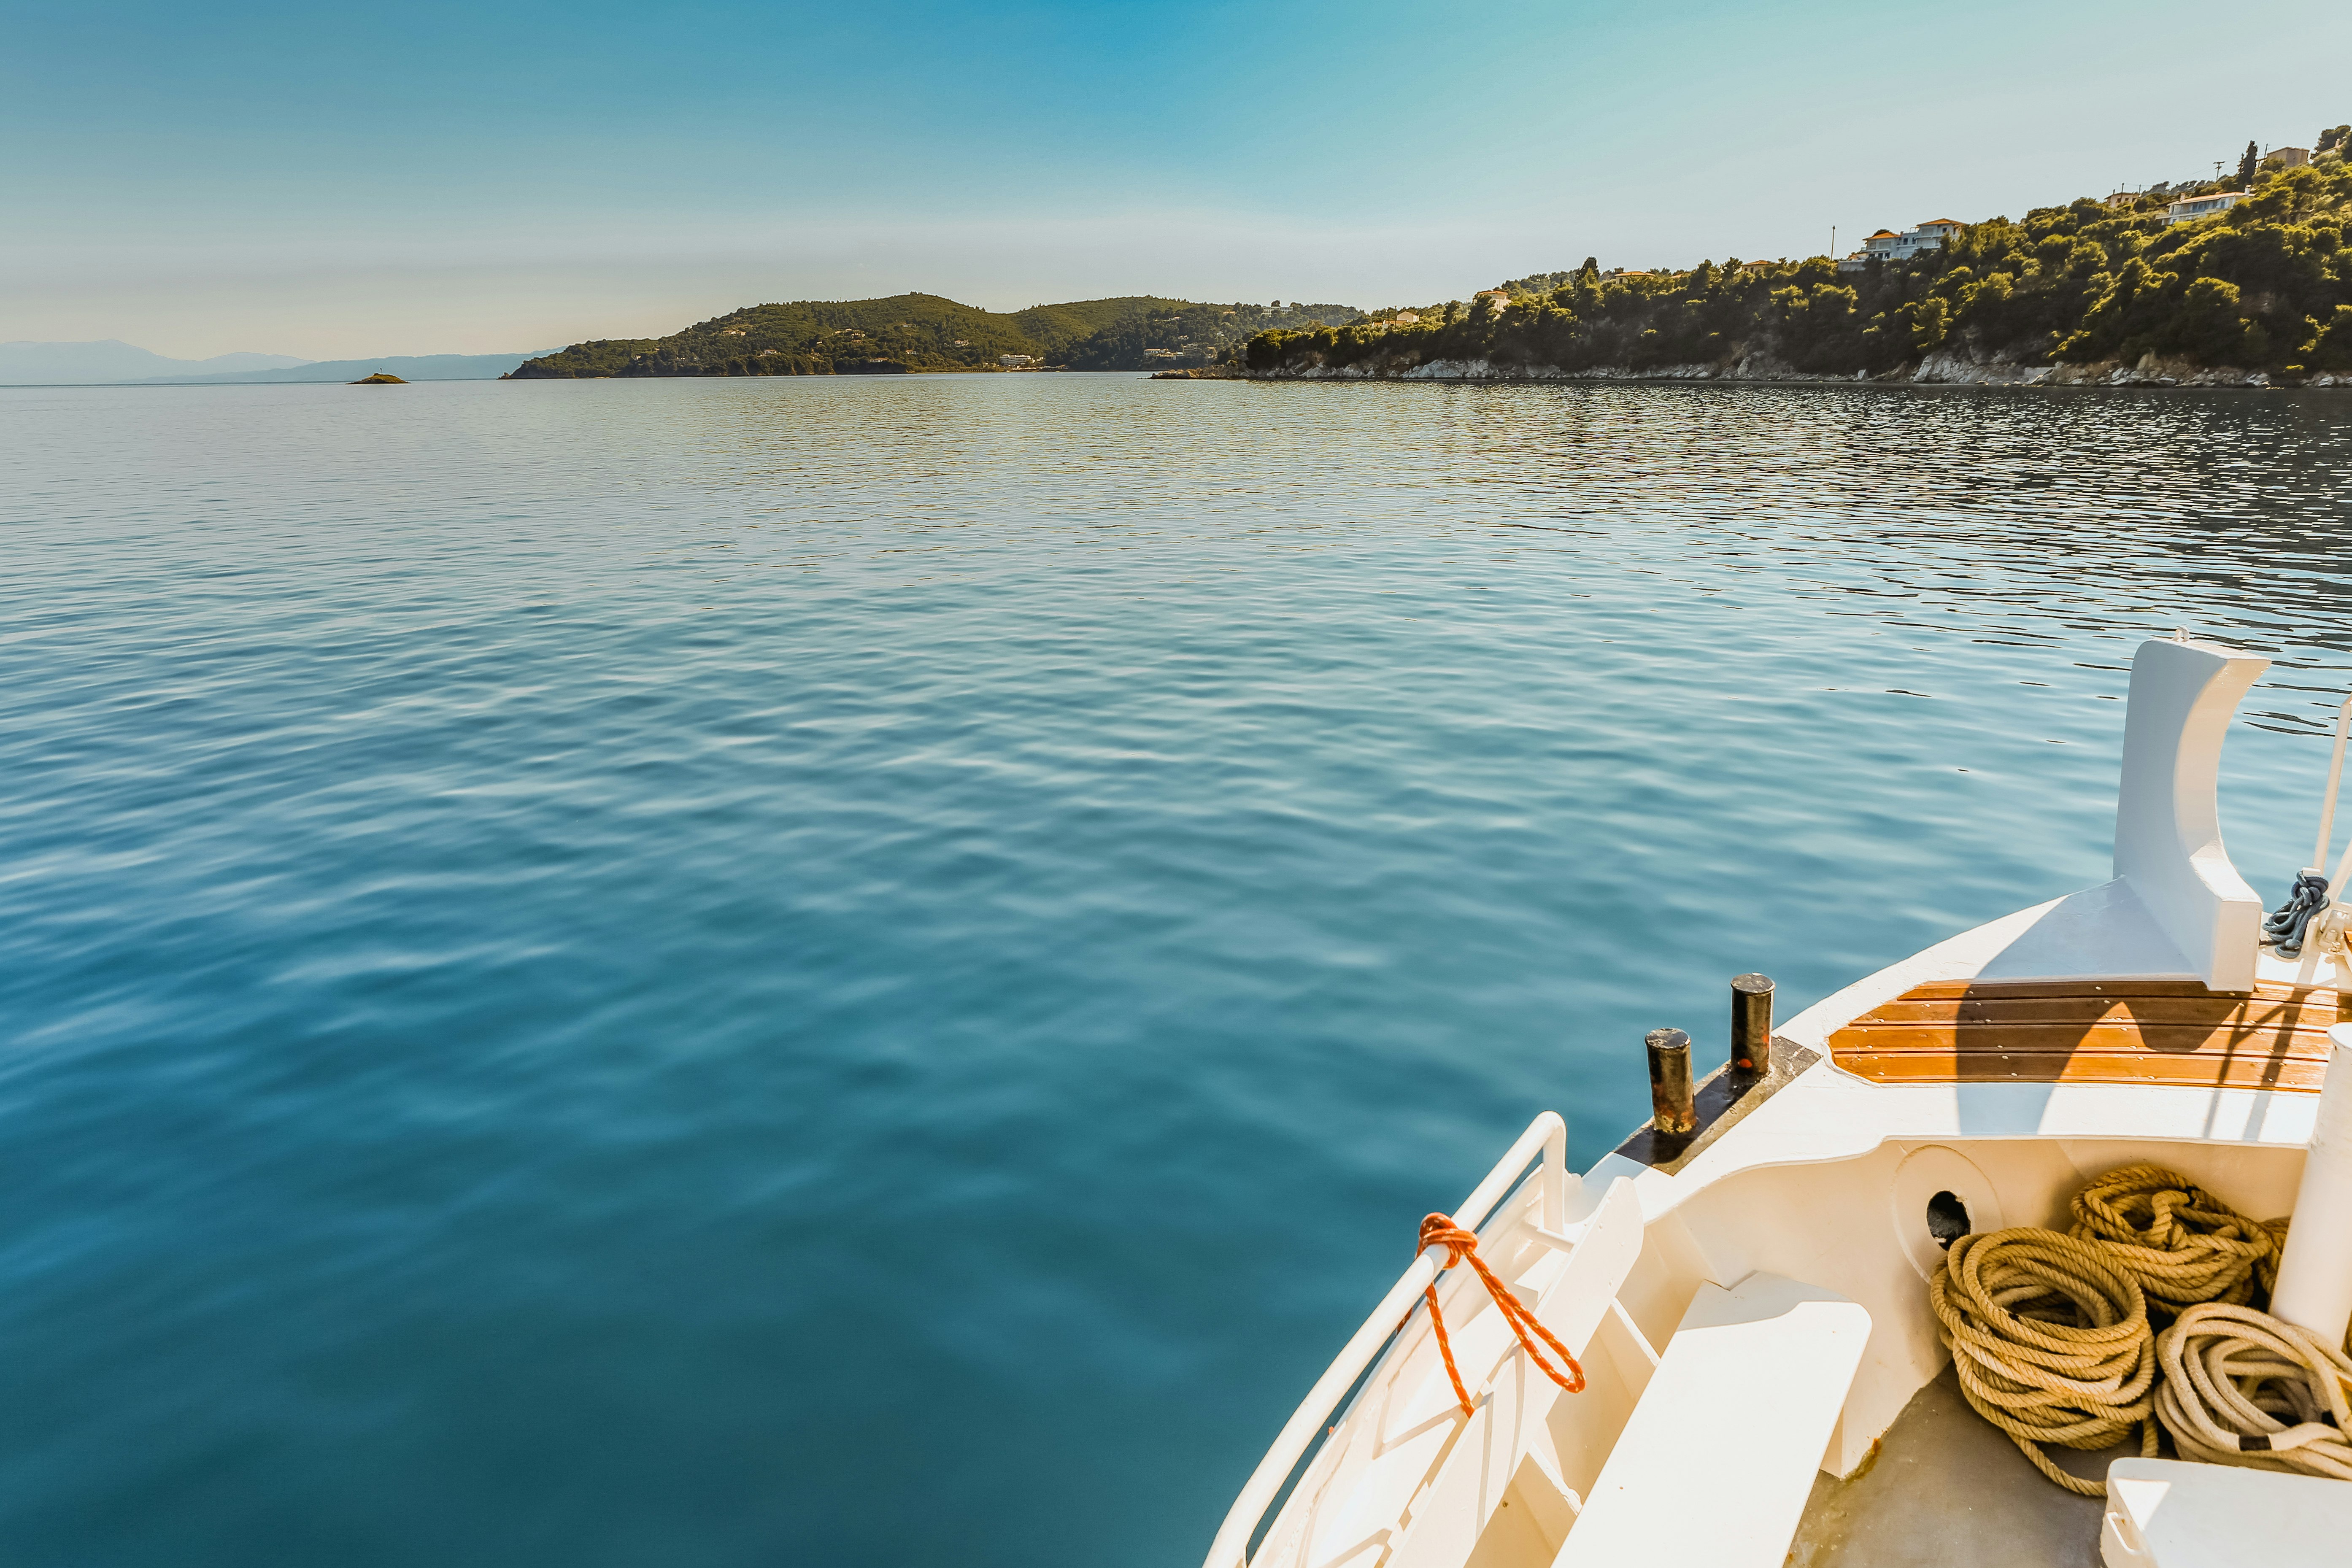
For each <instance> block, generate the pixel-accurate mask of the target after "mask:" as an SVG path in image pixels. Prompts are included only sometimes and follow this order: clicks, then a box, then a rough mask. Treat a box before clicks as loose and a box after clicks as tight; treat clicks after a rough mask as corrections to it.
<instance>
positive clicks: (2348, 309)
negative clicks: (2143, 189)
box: [1244, 128, 2352, 382]
mask: <svg viewBox="0 0 2352 1568" xmlns="http://www.w3.org/2000/svg"><path fill="white" fill-rule="evenodd" d="M2346 139H2347V132H2345V131H2344V130H2342V129H2341V128H2338V129H2336V130H2333V131H2330V132H2326V134H2324V135H2323V136H2321V137H2320V139H2319V145H2320V148H2321V153H2320V155H2319V156H2318V157H2317V158H2316V159H2315V160H2314V162H2313V163H2311V164H2309V165H2306V166H2303V167H2295V168H2284V169H2282V168H2277V167H2272V168H2267V169H2257V168H2254V167H2252V166H2249V167H2247V168H2245V169H2243V170H2242V171H2241V173H2240V175H2239V179H2238V180H2235V181H2231V182H2230V183H2229V184H2226V185H2222V184H2204V185H2192V186H2189V187H2186V188H2182V189H2174V190H2168V191H2165V192H2161V193H2151V194H2149V195H2146V196H2142V197H2138V198H2131V197H2118V198H2115V199H2112V200H2110V201H2100V200H2096V199H2094V198H2091V197H2087V196H2086V197H2084V198H2082V199H2080V200H2077V201H2074V202H2071V203H2069V204H2068V205H2064V206H2059V207H2041V208H2036V209H2034V210H2032V211H2031V212H2028V213H2027V214H2026V215H2025V217H2024V218H2023V220H2022V221H2019V222H2012V221H2011V220H2010V219H2008V218H2005V217H1996V218H1991V219H1988V220H1987V221H1985V222H1983V223H1978V224H1970V225H1969V226H1966V227H1964V228H1963V229H1961V231H1960V232H1959V233H1958V235H1957V236H1955V237H1953V238H1952V239H1951V240H1950V241H1949V242H1948V244H1946V245H1944V246H1943V247H1941V248H1940V249H1935V250H1929V251H1927V252H1925V253H1923V254H1921V255H1918V256H1916V257H1914V258H1908V259H1901V260H1895V259H1888V260H1880V259H1872V260H1869V261H1867V262H1866V263H1864V264H1862V265H1860V266H1858V267H1856V268H1852V269H1846V268H1841V267H1840V266H1839V265H1838V264H1837V263H1836V262H1833V261H1832V260H1831V259H1830V258H1828V257H1814V258H1810V259H1807V260H1803V261H1785V260H1784V261H1778V262H1769V263H1761V262H1749V263H1747V264H1745V265H1742V264H1740V263H1738V262H1737V261H1730V262H1726V263H1724V264H1723V265H1722V266H1720V267H1717V266H1716V265H1715V264H1713V263H1711V262H1702V263H1701V264H1700V265H1699V266H1698V267H1696V268H1692V269H1691V270H1689V271H1686V272H1650V273H1630V274H1626V275H1623V276H1603V275H1602V274H1601V271H1600V269H1599V268H1598V267H1596V266H1595V265H1594V264H1593V262H1591V260H1588V261H1586V263H1585V264H1584V266H1583V267H1581V268H1578V269H1577V270H1576V271H1574V272H1570V273H1551V274H1538V275H1536V276H1534V277H1532V278H1528V279H1519V280H1518V281H1517V283H1514V284H1507V285H1505V286H1504V288H1503V290H1502V292H1503V294H1504V295H1505V296H1506V298H1505V299H1503V300H1499V301H1498V300H1496V299H1495V298H1493V297H1492V296H1491V295H1489V296H1484V297H1481V298H1478V299H1476V300H1473V301H1472V302H1471V303H1470V305H1469V306H1468V307H1467V308H1466V309H1465V307H1464V305H1463V304H1462V303H1461V302H1460V301H1458V300H1457V301H1454V302H1452V303H1449V304H1442V305H1432V306H1424V307H1423V308H1421V309H1420V310H1418V311H1414V312H1406V313H1402V314H1400V313H1396V312H1387V311H1383V312H1381V316H1382V317H1385V318H1388V319H1385V320H1374V319H1367V320H1365V321H1358V322H1355V323H1353V324H1350V325H1348V326H1344V327H1337V328H1331V327H1326V328H1320V329H1316V330H1313V331H1266V332H1262V333H1260V334H1258V335H1257V336H1255V338H1253V339H1252V340H1251V341H1250V342H1249V344H1248V345H1247V347H1246V349H1245V350H1244V358H1245V361H1246V363H1247V364H1248V365H1249V367H1250V368H1251V369H1252V370H1253V371H1256V372H1258V373H1260V374H1318V373H1319V374H1329V373H1331V372H1333V371H1345V372H1351V373H1353V374H1372V375H1398V374H1409V373H1411V372H1412V371H1414V370H1415V369H1417V368H1419V367H1421V366H1424V365H1432V366H1434V365H1441V364H1444V365H1466V364H1477V363H1483V364H1484V365H1486V367H1488V368H1489V369H1490V370H1491V371H1492V372H1495V373H1499V374H1528V375H1536V376H1542V375H1551V374H1579V373H1587V374H1608V373H1612V372H1618V371H1623V372H1630V373H1633V374H1643V373H1646V372H1654V371H1659V370H1664V369H1668V368H1669V367H1693V366H1696V367H1713V368H1715V369H1717V370H1727V369H1729V368H1731V367H1733V366H1736V365H1739V364H1742V363H1759V364H1761V365H1763V366H1764V367H1766V368H1767V370H1768V371H1769V372H1773V373H1785V372H1795V373H1798V374H1812V375H1835V376H1847V377H1852V376H1857V375H1860V376H1890V377H1891V376H1902V375H1909V374H1914V372H1915V371H1916V370H1917V369H1919V368H1920V367H1921V366H1923V365H1924V364H1926V363H1927V360H1928V359H1929V357H1930V356H1937V365H1938V367H1940V368H1938V369H1937V374H1948V372H1949V371H1951V370H1952V369H1955V368H1958V367H1968V366H2006V367H2012V368H2013V370H2014V372H2015V373H2016V374H2024V373H2025V372H2026V371H2027V370H2028V369H2031V368H2037V367H2043V366H2047V367H2050V368H2049V370H2048V372H2047V373H2046V374H2048V375H2049V377H2050V378H2051V379H2053V380H2060V381H2064V380H2072V379H2083V378H2085V377H2089V378H2097V379H2105V378H2110V377H2120V378H2126V379H2128V378H2132V377H2141V378H2145V379H2147V380H2151V381H2158V382H2162V381H2167V380H2170V381H2180V380H2186V379H2188V378H2189V377H2192V376H2198V375H2201V374H2204V373H2206V372H2209V371H2210V372H2213V373H2215V374H2231V375H2234V374H2254V373H2261V374H2265V375H2270V376H2283V377H2287V378H2290V379H2299V378H2302V377H2305V376H2317V375H2321V374H2327V375H2331V376H2334V375H2340V374H2344V373H2346V372H2352V164H2347V163H2345V161H2344V158H2343V155H2342V153H2341V151H2340V149H2341V147H2342V146H2343V144H2344V143H2345V141H2346ZM2250 163H2251V160H2250ZM2239 189H2244V190H2245V191H2246V192H2247V194H2246V195H2245V197H2244V199H2243V200H2242V201H2240V202H2238V204H2237V205H2235V206H2234V207H2231V208H2230V209H2228V210H2226V211H2222V212H2218V213H2216V214H2214V215H2213V216H2206V217H2200V218H2197V219H2196V220H2195V221H2191V222H2179V223H2175V222H2172V221H2169V217H2170V215H2169V214H2168V212H2167V210H2166V205H2167V200H2168V198H2177V197H2179V196H2181V195H2208V194H2215V193H2220V192H2223V191H2235V190H2239ZM1408 316H1410V317H1416V318H1417V319H1411V320H1409V319H1405V318H1406V317H1408Z"/></svg>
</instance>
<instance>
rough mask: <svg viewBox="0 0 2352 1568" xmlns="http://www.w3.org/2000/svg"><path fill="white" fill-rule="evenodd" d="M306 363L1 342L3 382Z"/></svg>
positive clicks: (118, 345) (117, 344)
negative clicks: (170, 355)
mask: <svg viewBox="0 0 2352 1568" xmlns="http://www.w3.org/2000/svg"><path fill="white" fill-rule="evenodd" d="M301 363H305V362H304V361H302V360H301V359H300V358H299V357H297V356H296V355H293V354H215V355H214V356H213V357H212V358H210V359H166V358H164V357H163V355H162V354H159V353H149V352H148V351H147V350H145V349H142V348H140V347H138V346H136V345H135V344H131V343H126V342H121V341H120V340H118V339H114V338H108V339H106V340H104V341H103V342H94V343H36V342H12V343H0V385H7V386H38V385H44V384H58V383H69V382H79V383H84V384H88V383H90V382H107V381H138V380H141V379H143V378H145V377H149V376H182V375H218V374H247V373H250V372H253V371H262V372H268V371H273V370H282V369H284V368H285V367H287V366H289V365H299V364H301Z"/></svg>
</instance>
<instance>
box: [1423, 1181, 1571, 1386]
mask: <svg viewBox="0 0 2352 1568" xmlns="http://www.w3.org/2000/svg"><path fill="white" fill-rule="evenodd" d="M1431 1247H1444V1248H1445V1261H1444V1263H1442V1264H1440V1265H1439V1266H1438V1267H1439V1270H1440V1271H1441V1272H1443V1271H1444V1269H1447V1268H1453V1267H1454V1265H1455V1264H1457V1263H1460V1262H1463V1261H1465V1259H1466V1260H1467V1261H1468V1263H1469V1265H1470V1267H1471V1268H1475V1269H1476V1270H1477V1271H1478V1278H1479V1279H1482V1280H1484V1281H1485V1282H1486V1294H1488V1295H1489V1296H1492V1297H1493V1298H1494V1299H1495V1305H1496V1308H1498V1309H1499V1310H1501V1311H1502V1314H1503V1321H1505V1322H1507V1323H1508V1324H1510V1325H1511V1332H1513V1333H1515V1334H1517V1335H1518V1337H1519V1343H1520V1344H1522V1345H1524V1346H1525V1347H1526V1348H1527V1352H1528V1360H1530V1361H1532V1362H1534V1363H1536V1364H1537V1365H1538V1366H1539V1367H1541V1368H1543V1371H1544V1375H1545V1376H1546V1377H1549V1378H1550V1379H1551V1380H1552V1381H1553V1382H1554V1383H1556V1384H1559V1385H1560V1387H1562V1388H1564V1389H1566V1390H1568V1392H1569V1393H1570V1394H1581V1393H1582V1392H1583V1391H1584V1369H1583V1368H1582V1367H1580V1366H1579V1365H1578V1364H1577V1363H1576V1358H1575V1357H1574V1356H1572V1355H1570V1354H1569V1353H1568V1347H1567V1346H1566V1345H1564V1344H1561V1343H1560V1342H1559V1341H1558V1340H1556V1339H1554V1338H1552V1336H1551V1331H1550V1330H1549V1329H1547V1328H1545V1327H1544V1326H1543V1325H1542V1324H1541V1323H1538V1322H1537V1321H1536V1319H1535V1314H1534V1313H1532V1312H1530V1311H1528V1310H1527V1308H1526V1307H1525V1306H1524V1305H1522V1304H1521V1303H1520V1301H1519V1299H1518V1298H1517V1296H1514V1295H1513V1294H1511V1290H1510V1287H1508V1286H1507V1285H1505V1284H1504V1283H1503V1282H1502V1281H1501V1280H1500V1279H1496V1278H1495V1271H1494V1270H1493V1269H1491V1268H1487V1267H1486V1259H1485V1258H1481V1257H1479V1256H1478V1237H1476V1235H1475V1234H1474V1233H1472V1232H1470V1231H1466V1230H1465V1229H1463V1228H1462V1227H1461V1226H1458V1225H1455V1224H1454V1216H1453V1215H1442V1214H1433V1215H1430V1216H1429V1217H1428V1218H1426V1219H1424V1220H1423V1221H1422V1222H1421V1245H1420V1246H1419V1247H1415V1248H1414V1249H1413V1253H1414V1256H1415V1257H1418V1256H1420V1255H1421V1254H1422V1253H1423V1252H1426V1251H1428V1250H1429V1249H1430V1248H1431ZM1422 1294H1423V1295H1424V1296H1426V1297H1427V1298H1429V1325H1430V1327H1431V1328H1433V1329H1434V1330H1436V1331H1437V1353H1438V1354H1439V1355H1441V1356H1443V1357H1444V1360H1445V1375H1446V1377H1447V1378H1448V1379H1449V1380H1450V1381H1451V1382H1452V1383H1453V1384H1454V1398H1455V1399H1457V1400H1459V1401H1461V1403H1462V1414H1463V1415H1474V1414H1475V1412H1476V1408H1477V1407H1476V1406H1475V1405H1472V1404H1471V1403H1470V1391H1469V1390H1468V1389H1466V1388H1465V1387H1463V1386H1462V1373H1460V1371H1458V1370H1457V1369H1456V1368H1455V1367H1454V1342H1453V1341H1452V1340H1450V1339H1448V1338H1447V1337H1446V1334H1445V1314H1444V1313H1443V1312H1441V1311H1439V1310H1437V1285H1436V1283H1435V1282H1434V1281H1432V1282H1431V1284H1430V1287H1429V1289H1426V1290H1424V1291H1423V1292H1422ZM1530 1330H1532V1331H1535V1332H1536V1333H1537V1334H1539V1335H1541V1336H1542V1338H1543V1342H1544V1343H1545V1344H1548V1345H1549V1346H1550V1347H1551V1348H1552V1349H1553V1350H1555V1351H1558V1352H1559V1359H1560V1362H1561V1363H1562V1364H1563V1365H1565V1366H1566V1367H1567V1368H1568V1371H1567V1373H1565V1374H1563V1373H1561V1372H1560V1371H1559V1369H1558V1368H1556V1367H1554V1366H1553V1365H1552V1364H1551V1363H1550V1362H1549V1361H1546V1360H1545V1359H1544V1353H1543V1351H1542V1350H1541V1349H1540V1348H1539V1347H1538V1345H1537V1344H1536V1342H1535V1341H1534V1340H1531V1339H1529V1338H1528V1331H1530ZM1571 1378H1572V1379H1574V1380H1575V1381H1573V1382H1570V1379H1571Z"/></svg>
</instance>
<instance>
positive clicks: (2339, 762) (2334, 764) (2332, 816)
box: [2311, 697, 2352, 898]
mask: <svg viewBox="0 0 2352 1568" xmlns="http://www.w3.org/2000/svg"><path fill="white" fill-rule="evenodd" d="M2346 731H2352V697H2347V698H2346V699H2345V700H2344V706H2343V707H2342V708H2341V709H2339V710H2337V711H2336V754H2335V756H2334V757H2332V758H2331V759H2329V761H2328V763H2327V793H2326V794H2325V795H2321V796H2320V797H2319V847H2318V848H2316V849H2315V850H2313V851H2312V852H2311V868H2312V869H2313V870H2315V871H2320V872H2325V871H2326V869H2327V841H2328V840H2329V839H2330V838H2332V837H2335V831H2336V786H2337V785H2338V784H2342V783H2343V782H2344V736H2345V733H2346ZM2341 896H2342V895H2341V894H2338V897H2339V898H2340V897H2341Z"/></svg>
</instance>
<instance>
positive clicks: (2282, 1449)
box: [2156, 1302, 2352, 1481]
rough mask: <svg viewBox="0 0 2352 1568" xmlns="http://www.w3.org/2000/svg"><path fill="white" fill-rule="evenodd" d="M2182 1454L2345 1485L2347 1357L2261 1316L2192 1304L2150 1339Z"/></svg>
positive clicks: (2348, 1461)
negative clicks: (2160, 1368) (2161, 1373)
mask: <svg viewBox="0 0 2352 1568" xmlns="http://www.w3.org/2000/svg"><path fill="white" fill-rule="evenodd" d="M2156 1346H2157V1356H2158V1360H2159V1361H2160V1362H2161V1363H2163V1367H2164V1383H2163V1384H2162V1386H2161V1387H2160V1388H2158V1391H2157V1396H2156V1414H2157V1418H2158V1420H2160V1421H2162V1422H2163V1423H2164V1429H2165V1430H2166V1431H2168V1432H2169V1433H2171V1434H2172V1441H2173V1443H2174V1445H2175V1446H2176V1447H2179V1450H2180V1455H2181V1458H2187V1459H2202V1460H2204V1461H2205V1462H2206V1463H2208V1464H2221V1465H2249V1466H2252V1467H2255V1468H2260V1469H2269V1470H2295V1471H2300V1472H2301V1473H2303V1474H2305V1475H2307V1476H2328V1477H2333V1478H2334V1479H2337V1480H2346V1481H2352V1357H2347V1356H2346V1355H2345V1354H2344V1353H2343V1352H2341V1351H2339V1350H2336V1348H2334V1347H2333V1346H2330V1345H2326V1344H2323V1343H2322V1342H2320V1339H2319V1336H2318V1335H2316V1334H2315V1333H2312V1332H2311V1331H2308V1330H2306V1329H2303V1328H2299V1327H2297V1326H2296V1325H2295V1324H2293V1323H2288V1322H2282V1321H2280V1320H2278V1319H2276V1318H2273V1317H2272V1316H2271V1315H2270V1314H2269V1313H2267V1312H2257V1311H2255V1310H2253V1309H2252V1308H2250V1307H2238V1306H2231V1305H2227V1304H2225V1303H2221V1302H2212V1303H2207V1304H2204V1305H2200V1306H2194V1307H2190V1308H2189V1309H2188V1310H2186V1311H2184V1312H2182V1313H2181V1314H2180V1319H2179V1321H2178V1322H2176V1323H2174V1324H2173V1325H2172V1327H2170V1328H2168V1329H2167V1330H2165V1331H2164V1332H2163V1334H2162V1335H2160V1336H2159V1337H2158V1340H2157V1342H2156Z"/></svg>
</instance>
